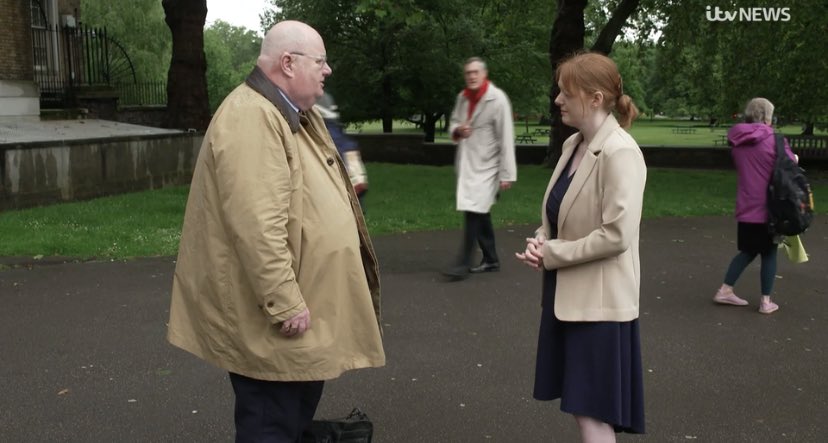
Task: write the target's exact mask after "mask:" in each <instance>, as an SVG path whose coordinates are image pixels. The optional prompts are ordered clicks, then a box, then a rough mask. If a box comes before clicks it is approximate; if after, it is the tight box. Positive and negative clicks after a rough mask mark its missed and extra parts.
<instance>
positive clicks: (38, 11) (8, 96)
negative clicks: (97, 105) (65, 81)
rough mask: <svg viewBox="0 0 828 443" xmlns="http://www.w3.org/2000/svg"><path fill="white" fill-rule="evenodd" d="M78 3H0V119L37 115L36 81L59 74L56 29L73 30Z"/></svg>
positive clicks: (29, 0) (72, 0)
mask: <svg viewBox="0 0 828 443" xmlns="http://www.w3.org/2000/svg"><path fill="white" fill-rule="evenodd" d="M79 12H80V0H0V29H2V30H3V32H0V54H3V56H2V58H0V116H37V115H39V114H40V98H41V87H40V86H39V84H38V82H37V81H36V79H48V78H49V77H50V76H52V77H55V76H58V75H61V74H60V73H61V69H60V68H61V65H62V64H63V63H64V57H63V56H62V54H61V45H60V44H59V42H58V38H59V34H58V33H57V32H47V31H48V30H50V29H51V30H56V29H59V28H61V27H63V26H69V27H74V26H76V24H77V23H78V21H79V19H80V17H79Z"/></svg>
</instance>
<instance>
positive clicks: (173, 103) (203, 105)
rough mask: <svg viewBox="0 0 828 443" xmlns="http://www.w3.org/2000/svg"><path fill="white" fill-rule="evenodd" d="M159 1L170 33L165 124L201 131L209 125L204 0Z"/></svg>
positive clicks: (205, 11) (170, 126)
mask: <svg viewBox="0 0 828 443" xmlns="http://www.w3.org/2000/svg"><path fill="white" fill-rule="evenodd" d="M161 3H162V5H163V6H164V13H165V15H166V18H165V19H166V22H167V26H169V28H170V31H171V32H172V60H171V61H170V71H169V73H168V74H167V116H166V125H165V126H166V127H168V128H176V129H196V130H200V131H203V130H205V129H207V126H208V125H209V124H210V104H209V102H208V100H207V75H206V73H207V60H206V58H205V56H204V21H205V20H206V18H207V0H162V2H161Z"/></svg>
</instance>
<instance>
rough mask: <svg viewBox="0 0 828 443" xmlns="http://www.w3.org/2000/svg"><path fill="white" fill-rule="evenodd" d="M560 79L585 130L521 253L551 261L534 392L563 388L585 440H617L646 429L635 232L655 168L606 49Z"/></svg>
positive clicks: (573, 64)
mask: <svg viewBox="0 0 828 443" xmlns="http://www.w3.org/2000/svg"><path fill="white" fill-rule="evenodd" d="M555 80H556V81H557V83H558V86H559V87H560V90H561V93H560V94H558V96H557V97H556V98H555V104H556V105H557V106H558V107H559V108H560V110H561V118H562V119H563V123H564V124H566V125H568V126H572V127H574V128H576V129H578V132H577V133H575V134H574V135H572V136H571V137H569V138H568V139H567V140H566V141H565V142H564V144H563V148H562V153H561V156H560V159H559V160H558V164H557V165H556V166H555V170H554V172H552V178H551V179H550V181H549V185H548V186H547V188H546V194H545V195H544V198H543V205H542V219H543V224H542V226H541V227H540V228H538V230H537V231H536V232H535V236H534V237H532V238H528V239H526V250H525V251H524V252H521V253H518V254H516V255H517V258H518V259H519V260H521V261H523V262H524V263H525V264H527V265H529V266H530V267H531V268H533V269H537V270H543V297H542V303H541V305H542V310H541V311H542V313H541V325H540V333H539V338H538V353H537V365H536V369H535V389H534V397H535V398H536V399H538V400H554V399H558V398H560V399H561V403H560V405H561V406H560V407H561V410H562V411H564V412H567V413H570V414H572V415H574V416H575V420H576V422H577V424H578V428H579V430H580V433H581V440H582V441H584V442H614V441H615V432H630V433H643V432H644V387H643V375H642V369H641V351H640V338H639V325H638V315H639V291H640V288H641V275H640V272H641V263H640V260H639V244H638V243H639V230H640V228H639V226H640V223H641V211H642V205H643V199H644V185H645V182H646V179H647V168H646V165H645V164H644V157H643V155H642V153H641V150H640V149H639V147H638V144H637V143H636V142H635V140H633V138H632V137H631V136H630V135H629V133H627V131H625V130H624V129H623V128H628V127H629V126H630V124H631V123H632V121H633V120H634V119H635V118H636V116H637V115H638V109H636V107H635V104H633V102H632V99H631V98H630V97H629V96H628V95H626V94H624V91H623V88H622V82H621V76H620V74H619V73H618V69H617V67H616V65H615V63H614V62H613V61H612V60H610V59H609V58H607V57H605V56H603V55H600V54H594V53H584V54H579V55H576V56H573V57H572V58H569V59H567V60H565V61H564V62H562V63H561V64H560V65H559V66H558V69H557V71H556V74H555ZM613 111H615V112H617V114H618V118H619V120H620V122H619V120H616V118H615V116H613ZM619 123H620V124H619Z"/></svg>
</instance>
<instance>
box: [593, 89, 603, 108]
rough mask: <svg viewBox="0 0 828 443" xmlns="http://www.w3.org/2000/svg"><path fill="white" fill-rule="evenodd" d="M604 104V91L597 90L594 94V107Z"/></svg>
mask: <svg viewBox="0 0 828 443" xmlns="http://www.w3.org/2000/svg"><path fill="white" fill-rule="evenodd" d="M603 105H604V93H603V92H601V91H595V92H594V93H593V94H592V107H593V108H600V107H601V106H603Z"/></svg>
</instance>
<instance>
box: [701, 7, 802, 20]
mask: <svg viewBox="0 0 828 443" xmlns="http://www.w3.org/2000/svg"><path fill="white" fill-rule="evenodd" d="M704 15H705V17H707V21H710V22H735V21H740V22H787V21H790V20H791V8H739V9H737V10H735V11H723V10H722V9H721V8H719V7H718V6H715V7H714V6H710V5H708V6H707V7H706V8H705V13H704Z"/></svg>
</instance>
